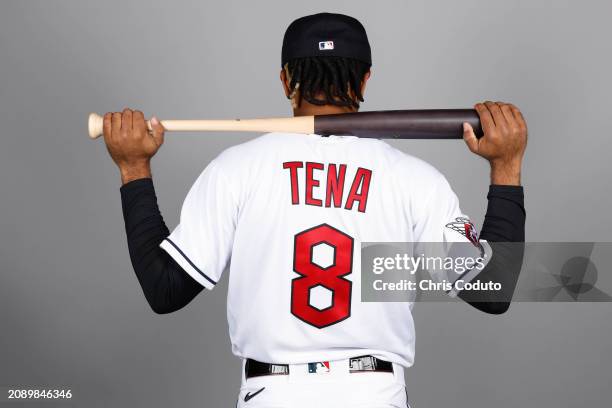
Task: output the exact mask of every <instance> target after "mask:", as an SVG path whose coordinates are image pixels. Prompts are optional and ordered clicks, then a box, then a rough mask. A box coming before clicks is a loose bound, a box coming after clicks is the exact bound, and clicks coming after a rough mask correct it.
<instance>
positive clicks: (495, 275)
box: [459, 185, 526, 314]
mask: <svg viewBox="0 0 612 408" xmlns="http://www.w3.org/2000/svg"><path fill="white" fill-rule="evenodd" d="M487 199H488V201H489V203H488V206H487V212H486V214H485V219H484V222H483V225H482V230H481V233H480V238H481V239H483V240H486V241H487V242H488V243H489V244H490V245H491V248H492V250H493V256H492V258H491V261H490V262H489V263H488V264H487V266H486V267H485V268H484V269H483V270H482V272H480V274H478V277H477V279H479V280H481V281H483V282H488V281H492V282H496V283H500V284H501V288H502V289H501V291H499V292H496V291H485V290H482V291H473V290H471V291H463V292H460V293H459V297H460V298H461V299H463V300H464V301H466V302H467V303H469V304H470V305H472V306H474V307H475V308H477V309H479V310H482V311H483V312H486V313H490V314H501V313H504V312H506V311H507V310H508V308H509V307H510V302H511V301H512V296H513V294H514V289H515V287H516V283H517V281H518V277H519V273H520V269H521V265H522V262H523V252H524V242H525V216H526V213H525V205H524V194H523V187H521V186H497V185H492V186H490V187H489V193H488V194H487Z"/></svg>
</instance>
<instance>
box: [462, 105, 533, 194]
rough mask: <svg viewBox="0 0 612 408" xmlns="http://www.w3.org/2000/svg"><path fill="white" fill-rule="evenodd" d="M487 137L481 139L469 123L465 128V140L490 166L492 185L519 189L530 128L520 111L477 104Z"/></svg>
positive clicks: (476, 107)
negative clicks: (514, 186) (528, 128)
mask: <svg viewBox="0 0 612 408" xmlns="http://www.w3.org/2000/svg"><path fill="white" fill-rule="evenodd" d="M474 108H475V109H476V111H477V112H478V115H479V116H480V123H481V124H482V130H483V133H484V136H483V137H481V138H480V139H478V138H477V137H476V135H475V134H474V129H472V126H470V124H469V123H464V124H463V140H465V143H466V144H467V146H468V148H469V149H470V151H471V152H472V153H476V154H477V155H479V156H482V157H484V158H485V159H487V160H488V161H489V163H490V164H491V184H501V185H519V184H520V176H521V165H522V162H523V155H524V153H525V148H526V147H527V124H526V123H525V119H524V118H523V115H522V114H521V111H520V110H519V109H518V108H517V107H516V106H514V105H512V104H509V103H504V102H490V101H487V102H485V103H477V104H476V105H475V106H474Z"/></svg>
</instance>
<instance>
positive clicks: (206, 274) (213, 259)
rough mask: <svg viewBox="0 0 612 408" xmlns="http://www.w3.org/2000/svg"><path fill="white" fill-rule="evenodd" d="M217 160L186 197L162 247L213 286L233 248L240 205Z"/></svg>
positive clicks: (202, 282)
mask: <svg viewBox="0 0 612 408" xmlns="http://www.w3.org/2000/svg"><path fill="white" fill-rule="evenodd" d="M231 189H232V185H231V183H229V180H227V179H226V176H225V175H224V173H223V171H222V169H221V166H220V165H219V162H218V160H215V161H213V162H211V163H210V164H209V165H208V166H207V167H206V169H205V170H204V172H202V174H201V175H200V177H198V179H197V180H196V182H195V183H194V184H193V186H192V187H191V190H190V191H189V193H188V194H187V197H186V198H185V202H184V203H183V208H182V210H181V218H180V224H179V225H178V226H177V227H176V228H175V230H174V231H173V232H172V234H170V236H169V237H168V238H166V239H165V240H164V241H163V242H162V243H161V245H160V246H161V247H162V248H163V249H164V250H165V251H166V252H168V254H170V256H172V258H174V260H175V261H176V262H177V263H178V264H179V265H180V266H181V267H182V268H183V269H184V270H185V271H186V272H187V273H189V275H191V277H192V278H193V279H195V280H196V281H197V282H199V283H200V284H201V285H202V286H204V287H205V288H207V289H212V288H213V287H214V286H215V285H216V283H217V282H218V280H219V278H220V277H221V275H222V273H223V270H224V269H225V267H226V265H227V263H228V260H229V258H230V255H231V251H232V244H233V240H234V232H235V227H236V220H237V213H238V205H237V199H236V196H235V195H234V193H233V192H232V191H231Z"/></svg>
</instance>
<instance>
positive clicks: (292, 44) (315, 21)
mask: <svg viewBox="0 0 612 408" xmlns="http://www.w3.org/2000/svg"><path fill="white" fill-rule="evenodd" d="M324 56H333V57H346V58H354V59H356V60H359V61H363V62H366V63H368V64H372V54H371V50H370V43H369V42H368V36H367V35H366V31H365V28H363V25H362V24H361V23H360V22H359V20H357V19H356V18H353V17H350V16H346V15H344V14H334V13H319V14H313V15H310V16H305V17H301V18H298V19H297V20H295V21H294V22H292V23H291V24H289V27H287V31H285V36H284V38H283V49H282V52H281V67H283V66H284V65H285V63H286V62H287V61H289V60H291V59H294V58H303V57H324Z"/></svg>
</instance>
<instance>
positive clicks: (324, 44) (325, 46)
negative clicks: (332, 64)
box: [319, 41, 334, 51]
mask: <svg viewBox="0 0 612 408" xmlns="http://www.w3.org/2000/svg"><path fill="white" fill-rule="evenodd" d="M333 49H334V42H333V41H321V42H319V50H321V51H323V50H333Z"/></svg>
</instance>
